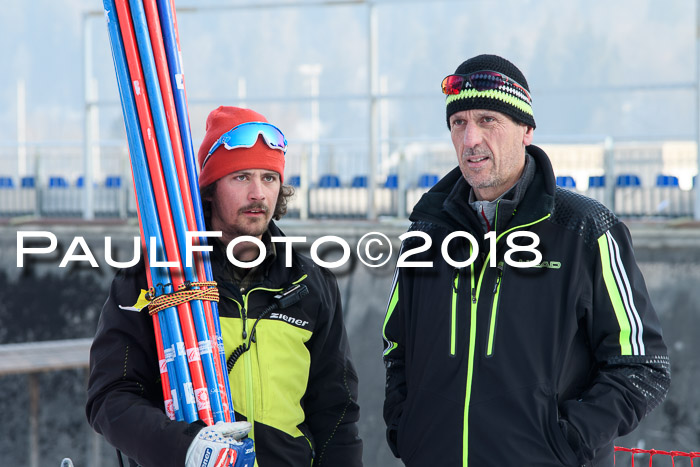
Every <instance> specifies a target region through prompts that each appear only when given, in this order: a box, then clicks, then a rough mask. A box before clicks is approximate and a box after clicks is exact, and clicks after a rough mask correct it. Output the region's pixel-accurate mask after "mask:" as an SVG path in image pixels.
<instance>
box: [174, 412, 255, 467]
mask: <svg viewBox="0 0 700 467" xmlns="http://www.w3.org/2000/svg"><path fill="white" fill-rule="evenodd" d="M250 429H251V425H250V423H248V422H234V423H226V422H218V423H217V424H216V425H213V426H208V427H206V428H202V431H200V432H199V433H198V434H197V437H195V439H194V440H193V441H192V444H190V447H189V449H188V450H187V457H186V458H185V467H253V464H254V462H255V450H254V449H253V440H252V439H249V438H246V439H244V440H243V441H240V439H241V438H243V437H244V436H245V435H247V434H248V432H249V431H250Z"/></svg>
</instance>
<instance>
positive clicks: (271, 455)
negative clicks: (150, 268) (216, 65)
mask: <svg viewBox="0 0 700 467" xmlns="http://www.w3.org/2000/svg"><path fill="white" fill-rule="evenodd" d="M286 146H287V142H286V139H285V138H284V135H283V134H282V132H281V131H280V130H279V129H278V128H277V127H275V126H274V125H271V124H270V123H268V122H267V120H266V119H265V117H263V116H262V115H260V114H259V113H257V112H254V111H252V110H248V109H242V108H236V107H224V106H222V107H219V108H217V109H215V110H214V111H212V112H211V113H210V114H209V117H208V118H207V124H206V134H205V136H204V139H203V141H202V144H201V147H200V150H199V154H198V158H199V165H200V174H199V186H200V191H201V194H202V204H203V207H204V215H205V220H206V223H207V230H209V231H220V232H222V236H221V238H220V239H216V240H215V241H214V242H213V243H214V245H213V252H212V254H211V255H210V258H211V265H212V269H213V271H214V279H215V280H216V281H217V285H218V289H219V294H220V300H219V314H220V317H221V320H220V322H221V331H222V336H223V340H224V347H225V350H226V355H227V358H228V362H227V363H228V367H229V382H230V385H231V393H232V399H233V404H234V407H235V411H236V420H239V422H236V423H219V424H217V425H215V426H213V427H207V428H204V424H203V423H202V422H200V421H197V422H195V423H192V424H188V423H185V422H177V421H172V420H170V419H169V418H168V417H167V416H166V414H165V413H164V410H163V400H162V390H161V388H160V380H159V367H158V359H157V355H156V349H155V339H154V331H153V325H152V321H151V318H150V316H148V313H147V312H140V313H135V312H133V311H124V310H122V309H120V308H119V305H126V306H128V305H130V304H133V303H135V301H136V298H137V297H138V295H139V293H140V291H141V289H146V288H147V285H146V277H145V270H144V267H143V264H140V265H138V266H135V267H134V268H131V269H125V270H120V271H119V272H118V273H117V276H116V278H115V279H114V282H113V283H112V288H111V292H110V296H109V298H108V300H107V303H106V304H105V306H104V308H103V310H102V315H101V317H100V322H99V325H98V330H97V334H96V336H95V340H94V343H93V346H92V349H91V355H90V381H89V387H88V403H87V415H88V419H89V421H90V423H91V425H92V426H93V427H94V428H95V430H97V431H98V432H99V433H101V434H103V435H104V436H105V438H106V439H107V441H108V442H110V443H111V444H112V445H114V446H115V447H117V449H119V450H121V451H122V452H124V453H125V454H127V455H128V456H129V457H130V461H131V465H142V466H144V467H156V466H164V467H165V466H167V467H172V466H183V465H184V466H186V467H199V466H200V465H206V464H203V463H202V462H203V461H204V462H206V455H203V454H202V453H204V452H205V451H206V449H207V448H212V449H213V450H214V451H216V449H217V447H219V448H221V449H223V448H224V447H225V446H227V445H229V444H231V443H233V444H234V445H235V443H236V441H235V440H236V439H237V438H240V437H241V436H242V435H245V433H246V432H248V431H249V433H248V436H249V437H250V438H252V439H253V440H254V441H255V450H256V456H257V458H256V465H257V466H259V467H278V466H280V467H281V466H289V467H292V466H294V467H298V466H311V465H312V463H313V465H314V466H333V467H337V466H339V467H344V466H348V467H355V466H361V465H362V441H361V440H360V438H359V436H358V430H357V420H358V418H359V407H358V405H357V373H356V372H355V369H354V367H353V365H352V362H351V356H350V349H349V346H348V339H347V335H346V332H345V327H344V324H343V314H342V308H341V301H340V293H339V290H338V286H337V283H336V280H335V277H334V276H333V275H332V274H331V273H330V272H329V271H328V270H326V269H323V268H320V267H319V266H318V265H316V264H315V263H314V262H313V261H311V260H310V259H309V258H307V257H305V256H302V255H300V254H298V253H297V252H296V251H295V250H294V249H293V248H291V245H290V244H288V243H285V242H279V241H273V239H277V238H279V237H283V234H282V232H281V231H280V229H279V228H278V227H277V225H276V224H275V222H274V221H273V219H275V220H278V219H279V218H280V217H281V216H283V215H284V214H285V212H286V202H287V198H288V197H289V196H290V195H291V194H292V193H293V190H292V189H291V187H288V186H285V185H283V181H284V157H285V152H286ZM243 235H245V236H251V237H255V238H257V239H258V240H260V241H261V242H262V244H264V246H265V252H264V255H261V252H260V249H259V248H258V246H257V245H256V244H255V243H253V242H252V241H248V242H240V243H238V244H236V245H235V246H234V247H233V249H232V255H233V257H234V259H236V260H237V261H240V262H254V261H255V260H256V258H258V257H259V256H263V258H264V259H263V260H262V262H261V263H260V264H258V265H257V266H255V267H252V268H243V267H238V266H236V265H234V264H233V263H232V261H229V258H228V257H227V252H226V247H227V245H228V244H229V243H230V242H231V241H232V240H234V239H236V238H238V237H240V236H243ZM290 248H291V251H288V250H289V249H290ZM287 258H291V266H287V264H286V260H287ZM299 284H301V285H303V286H305V287H306V289H307V290H308V294H306V295H303V294H301V295H300V297H299V298H300V299H299V301H298V302H297V303H294V304H291V305H289V306H288V307H285V308H283V309H276V310H274V313H271V312H270V310H269V306H270V305H271V304H272V303H274V298H273V297H274V295H276V294H279V293H280V292H283V291H285V290H289V289H292V288H294V287H295V286H296V285H299ZM234 351H235V352H234ZM240 421H243V422H240ZM248 423H249V425H248ZM217 443H219V444H217ZM212 446H213V447H212ZM211 457H213V458H216V455H213V456H211ZM236 467H238V464H236Z"/></svg>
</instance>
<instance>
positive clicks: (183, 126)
mask: <svg viewBox="0 0 700 467" xmlns="http://www.w3.org/2000/svg"><path fill="white" fill-rule="evenodd" d="M157 3H158V14H159V16H160V23H161V31H162V32H163V43H164V45H165V54H166V56H167V58H168V69H169V70H170V82H171V84H172V89H173V97H174V99H175V108H176V111H177V120H178V124H179V126H180V137H181V139H182V149H183V151H184V153H185V164H186V165H187V178H188V181H189V185H190V193H191V195H192V205H193V208H194V214H195V218H196V220H197V230H199V231H205V230H206V229H207V228H206V225H205V222H204V214H203V210H202V199H201V197H200V194H199V183H198V177H197V159H196V157H195V154H194V148H193V144H192V131H191V128H190V117H189V113H188V111H187V96H186V94H185V78H184V74H183V72H182V71H183V70H182V62H181V56H180V53H179V52H180V47H179V45H178V42H177V34H176V32H175V28H176V20H175V12H174V11H172V8H171V5H170V0H157ZM199 242H200V245H207V244H208V241H207V238H206V237H200V239H199ZM202 261H203V262H204V271H205V274H206V278H207V280H208V281H213V280H214V275H213V273H212V270H211V261H210V259H209V252H208V251H206V252H202ZM211 311H212V317H213V321H214V326H215V328H216V337H217V343H216V344H217V349H218V351H219V358H220V360H221V368H222V369H223V371H224V372H226V350H225V349H224V340H223V338H222V336H221V323H220V321H219V306H218V303H216V302H211ZM224 377H225V378H228V374H224ZM224 387H225V388H226V397H227V398H228V406H229V409H230V412H231V420H235V415H234V407H233V400H232V398H231V389H230V387H229V385H228V384H225V385H224Z"/></svg>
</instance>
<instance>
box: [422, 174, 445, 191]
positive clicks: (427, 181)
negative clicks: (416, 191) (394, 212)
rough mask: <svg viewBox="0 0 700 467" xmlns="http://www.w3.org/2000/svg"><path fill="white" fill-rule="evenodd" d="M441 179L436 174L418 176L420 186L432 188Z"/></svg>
mask: <svg viewBox="0 0 700 467" xmlns="http://www.w3.org/2000/svg"><path fill="white" fill-rule="evenodd" d="M439 179H440V177H438V176H437V175H435V174H421V176H420V177H419V178H418V188H432V187H433V185H435V184H436V183H437V182H438V180H439Z"/></svg>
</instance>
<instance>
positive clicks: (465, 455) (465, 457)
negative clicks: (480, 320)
mask: <svg viewBox="0 0 700 467" xmlns="http://www.w3.org/2000/svg"><path fill="white" fill-rule="evenodd" d="M550 216H551V214H547V215H546V216H544V217H542V218H541V219H537V220H536V221H533V222H530V223H529V224H523V225H518V226H516V227H512V228H510V229H508V230H506V231H505V232H503V233H501V234H500V235H498V236H497V237H496V243H497V244H498V240H500V239H501V238H502V237H503V236H504V235H506V234H508V233H509V232H512V231H514V230H516V229H522V228H525V227H530V226H532V225H535V224H539V223H540V222H542V221H544V220H545V219H548V218H549V217H550ZM470 248H471V247H470ZM470 253H471V251H470ZM489 256H491V252H489V254H487V255H486V259H485V260H484V263H483V266H482V268H481V272H480V273H479V280H478V281H476V284H475V276H476V271H475V269H474V263H472V264H471V265H470V266H469V267H470V268H471V298H472V306H471V321H470V323H469V360H468V368H467V384H466V386H467V387H466V392H465V398H464V423H463V424H462V425H463V433H462V446H463V448H462V449H463V451H462V466H463V467H469V404H470V400H471V393H472V379H473V376H474V354H475V347H476V311H477V307H478V304H479V300H478V299H477V297H478V296H479V295H480V293H481V285H482V280H483V278H484V272H485V271H486V268H487V266H488V264H489Z"/></svg>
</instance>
